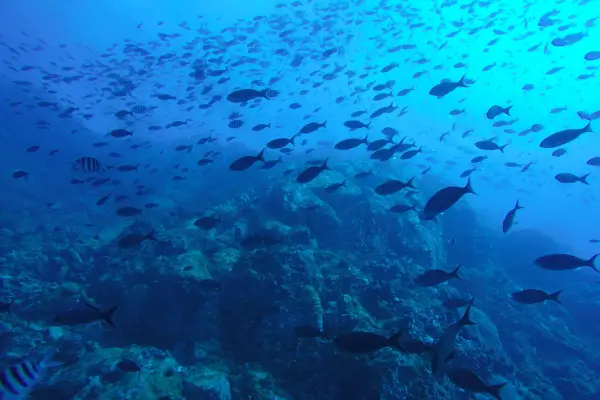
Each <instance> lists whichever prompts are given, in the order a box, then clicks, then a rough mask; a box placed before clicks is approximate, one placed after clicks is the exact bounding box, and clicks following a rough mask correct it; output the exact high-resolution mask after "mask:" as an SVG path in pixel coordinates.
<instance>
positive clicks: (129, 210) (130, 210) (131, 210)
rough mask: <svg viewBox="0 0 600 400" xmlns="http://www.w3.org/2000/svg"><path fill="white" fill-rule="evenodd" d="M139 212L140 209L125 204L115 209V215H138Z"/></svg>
mask: <svg viewBox="0 0 600 400" xmlns="http://www.w3.org/2000/svg"><path fill="white" fill-rule="evenodd" d="M141 212H142V210H140V209H139V208H136V207H131V206H127V207H121V208H119V209H118V210H117V215H118V216H119V217H133V216H134V215H138V214H139V213H141Z"/></svg>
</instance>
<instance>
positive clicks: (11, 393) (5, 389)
mask: <svg viewBox="0 0 600 400" xmlns="http://www.w3.org/2000/svg"><path fill="white" fill-rule="evenodd" d="M54 354H55V352H54V351H50V352H47V353H46V354H45V355H44V358H43V359H42V360H41V361H40V362H39V363H35V362H32V361H31V359H26V360H24V361H21V362H20V363H18V364H14V365H11V366H10V367H8V368H6V369H4V370H3V371H2V372H0V400H24V399H25V398H26V397H27V395H28V394H29V392H30V391H31V389H33V388H34V387H35V385H37V384H38V383H39V382H40V381H41V380H43V379H44V378H45V376H46V370H47V369H48V368H51V367H56V366H59V365H62V363H59V362H55V361H52V357H54Z"/></svg>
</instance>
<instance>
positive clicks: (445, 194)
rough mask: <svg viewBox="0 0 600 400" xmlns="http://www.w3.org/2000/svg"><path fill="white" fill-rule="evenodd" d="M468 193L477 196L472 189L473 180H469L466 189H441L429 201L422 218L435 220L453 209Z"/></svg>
mask: <svg viewBox="0 0 600 400" xmlns="http://www.w3.org/2000/svg"><path fill="white" fill-rule="evenodd" d="M467 193H472V194H475V192H474V191H473V188H472V187H471V178H469V180H468V181H467V184H466V185H465V186H464V187H460V186H448V187H445V188H443V189H440V190H439V191H438V192H436V193H435V194H434V195H433V196H431V198H429V200H427V203H426V204H425V207H424V208H423V212H422V214H421V217H422V218H423V219H425V220H431V219H434V218H435V217H436V216H438V215H439V214H441V213H443V212H444V211H446V210H447V209H449V208H450V207H452V206H453V205H454V204H455V203H456V202H458V201H459V200H460V199H461V197H463V196H464V195H465V194H467Z"/></svg>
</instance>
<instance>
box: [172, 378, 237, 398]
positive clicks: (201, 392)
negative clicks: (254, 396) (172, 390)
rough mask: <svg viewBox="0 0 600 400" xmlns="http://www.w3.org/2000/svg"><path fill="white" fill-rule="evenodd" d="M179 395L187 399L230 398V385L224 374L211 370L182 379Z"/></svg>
mask: <svg viewBox="0 0 600 400" xmlns="http://www.w3.org/2000/svg"><path fill="white" fill-rule="evenodd" d="M181 395H182V396H183V397H184V398H187V399H198V400H231V386H230V384H229V380H227V377H226V376H225V375H223V374H219V373H216V372H213V373H209V374H205V375H201V376H199V377H196V376H194V378H193V379H186V380H184V381H183V390H182V392H181Z"/></svg>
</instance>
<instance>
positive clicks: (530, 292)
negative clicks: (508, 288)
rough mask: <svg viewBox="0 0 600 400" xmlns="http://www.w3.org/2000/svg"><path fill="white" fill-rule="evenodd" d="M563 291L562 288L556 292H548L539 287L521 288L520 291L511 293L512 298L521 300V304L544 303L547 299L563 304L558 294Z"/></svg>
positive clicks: (517, 300)
mask: <svg viewBox="0 0 600 400" xmlns="http://www.w3.org/2000/svg"><path fill="white" fill-rule="evenodd" d="M561 293H562V290H559V291H558V292H555V293H546V292H544V291H543V290H537V289H526V290H521V291H520V292H515V293H513V294H511V295H510V296H511V298H512V299H513V300H514V301H516V302H519V303H521V304H537V303H543V302H545V301H546V300H552V301H556V302H557V303H559V304H562V303H561V302H560V300H559V299H558V296H559V295H560V294H561Z"/></svg>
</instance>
